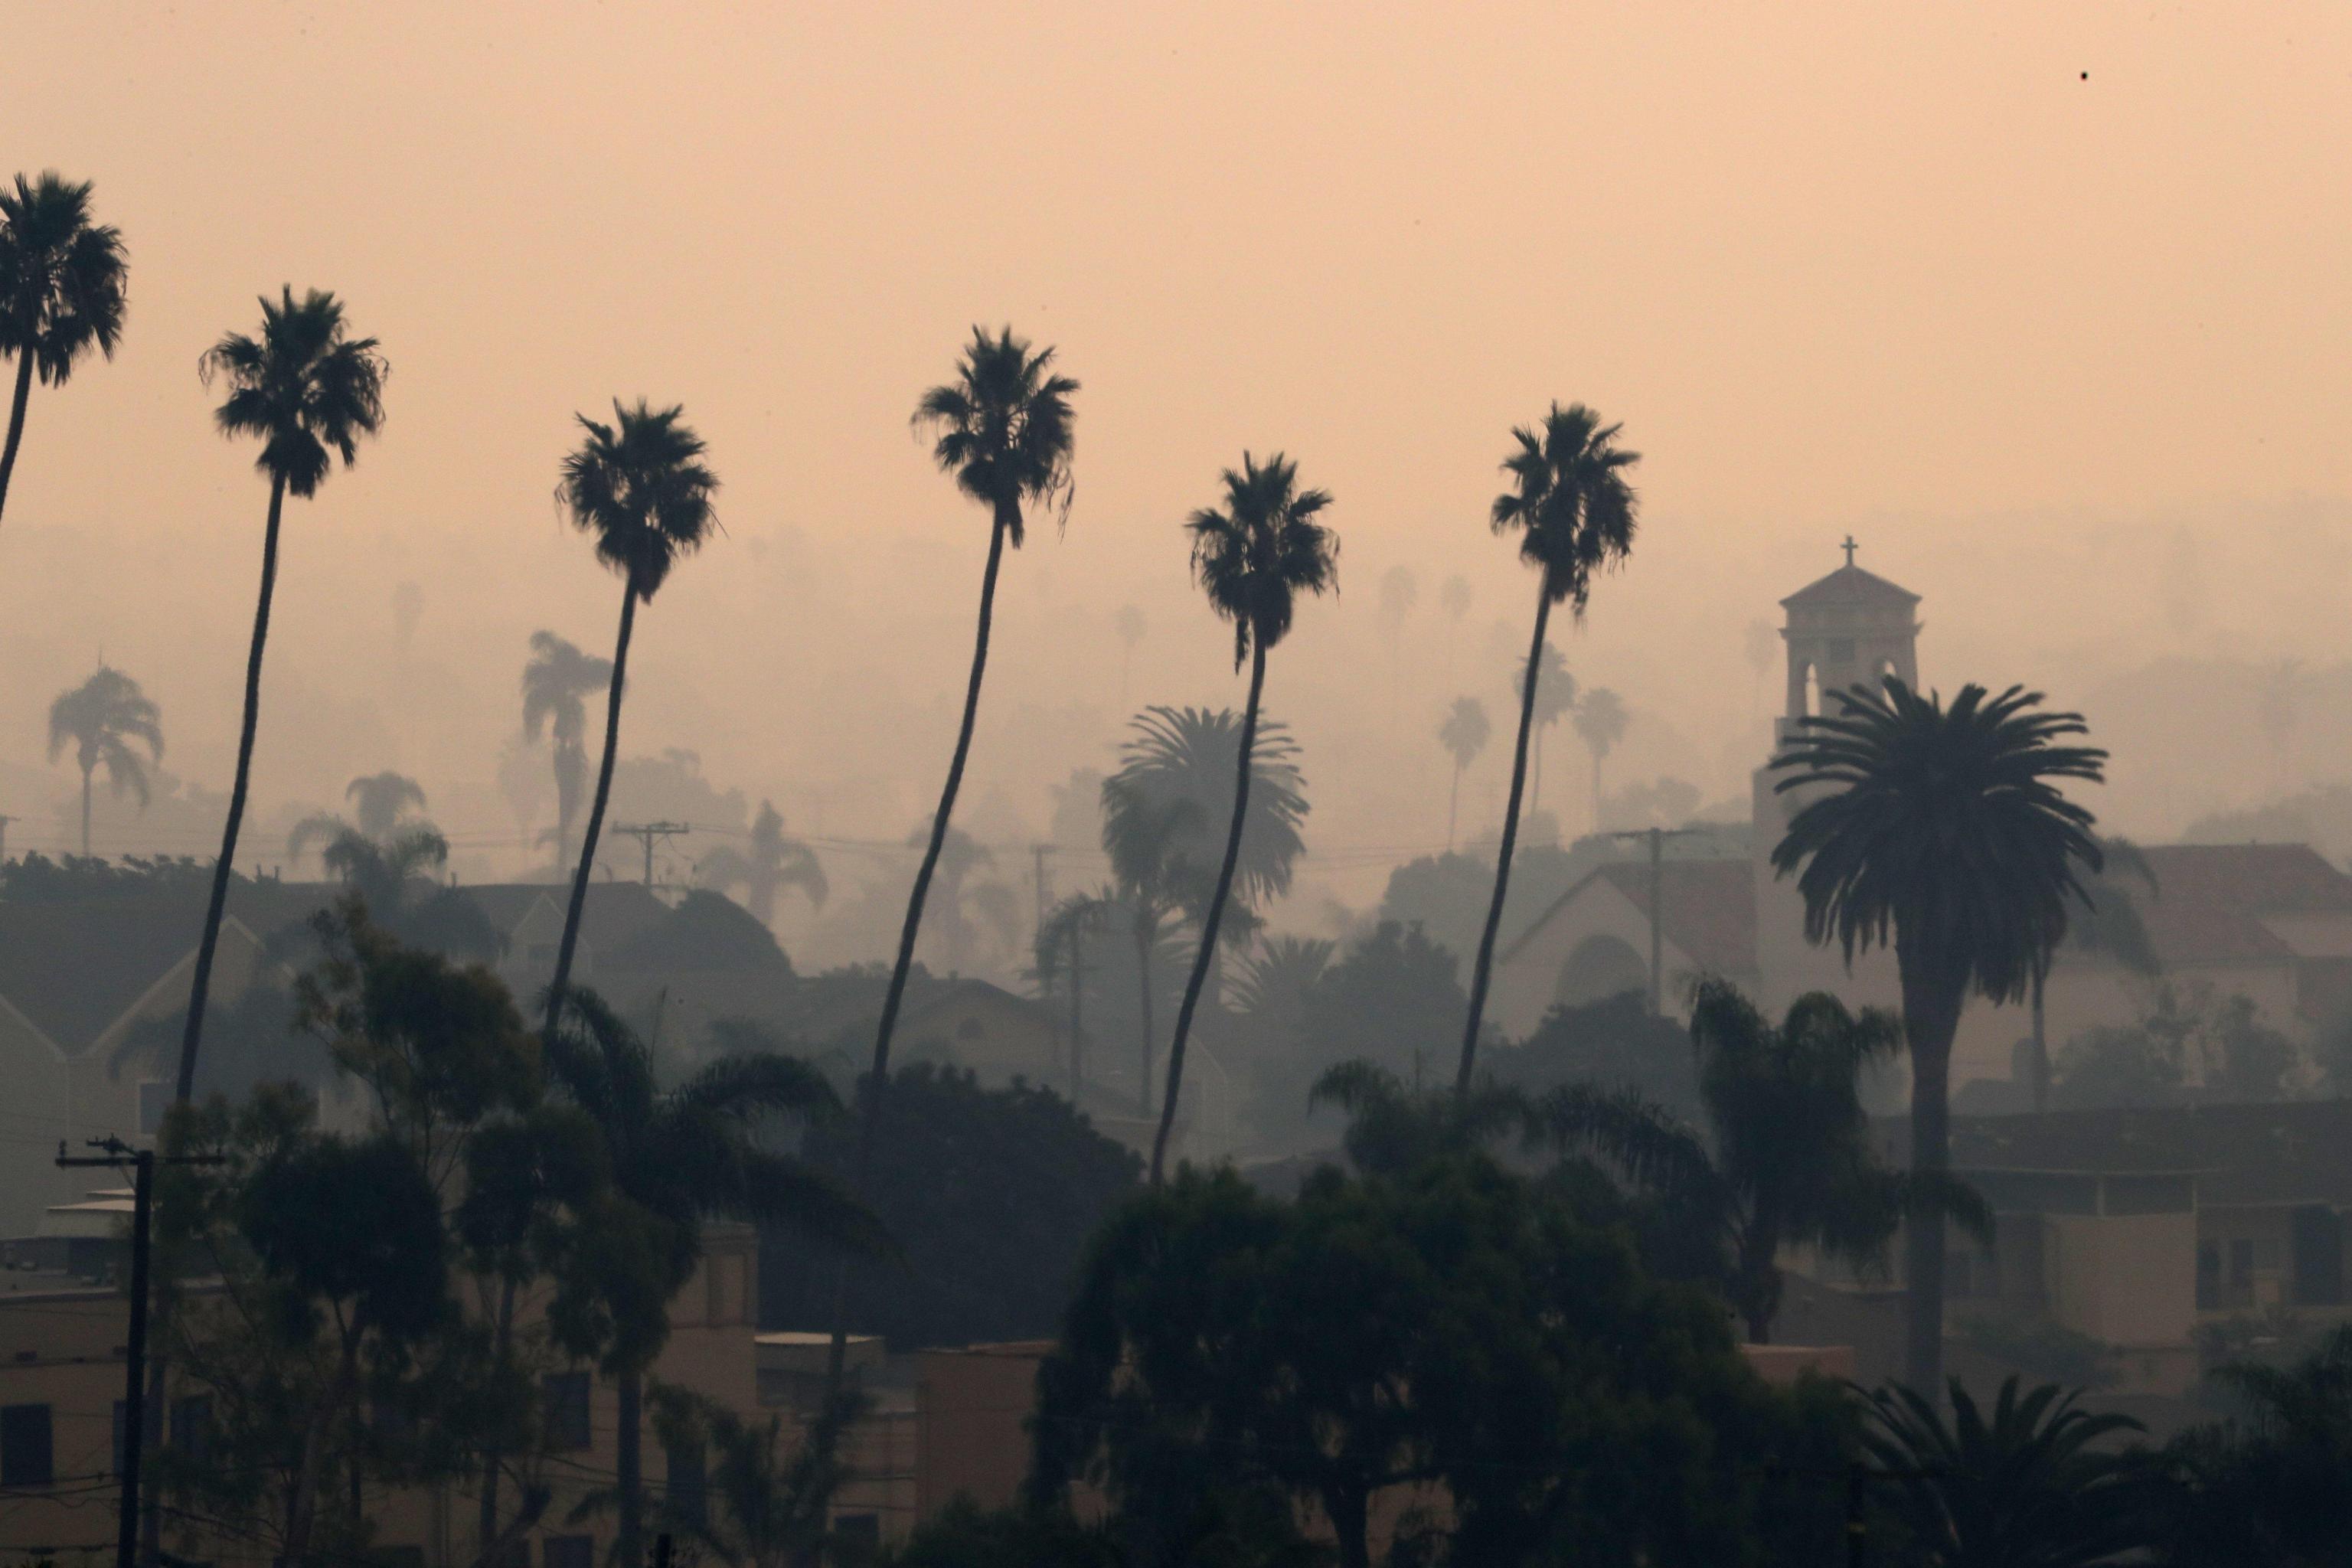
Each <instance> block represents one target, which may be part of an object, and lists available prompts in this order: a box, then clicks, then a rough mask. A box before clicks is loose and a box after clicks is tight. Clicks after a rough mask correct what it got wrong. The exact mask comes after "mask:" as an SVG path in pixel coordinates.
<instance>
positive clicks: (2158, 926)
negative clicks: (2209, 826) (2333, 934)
mask: <svg viewBox="0 0 2352 1568" xmlns="http://www.w3.org/2000/svg"><path fill="white" fill-rule="evenodd" d="M2140 854H2141V856H2142V857H2144V858H2146V859H2147V865H2148V869H2149V871H2150V872H2151V873H2152V874H2153V875H2154V877H2155V879H2156V887H2155V889H2154V890H2153V891H2152V892H2151V891H2149V890H2148V889H2146V888H2145V887H2144V886H2143V885H2142V884H2140V883H2139V882H2138V881H2137V879H2131V878H2127V877H2126V878H2122V879H2119V880H2120V881H2121V883H2122V885H2123V886H2124V887H2125V888H2126V891H2127V892H2128V893H2129V895H2130V896H2131V898H2132V900H2133V902H2134V904H2135V905H2136V906H2137V909H2138V910H2139V914H2140V920H2141V923H2142V924H2144V925H2145V926H2146V927H2147V934H2148V939H2149V941H2150V942H2152V943H2153V944H2154V945H2155V948H2156V952H2157V956H2158V958H2160V959H2162V960H2163V961H2164V962H2165V963H2168V964H2173V963H2250V962H2252V963H2259V962H2263V961H2265V960H2267V961H2272V962H2284V961H2286V960H2289V959H2292V958H2293V957H2294V948H2293V947H2291V946H2290V945H2289V944H2288V943H2287V942H2286V941H2285V940H2284V939H2283V938H2282V937H2281V936H2280V935H2279V933H2278V932H2276V931H2273V930H2272V929H2271V928H2270V927H2269V926H2268V925H2266V924H2264V923H2263V918H2264V917H2265V916H2274V915H2311V914H2325V915H2342V916H2345V917H2346V919H2347V923H2352V877H2347V876H2346V875H2345V874H2344V873H2343V872H2341V871H2339V870H2337V869H2336V868H2335V867H2334V866H2331V865H2329V864H2328V863H2327V861H2326V859H2324V858H2321V856H2320V855H2319V853H2318V852H2317V851H2316V850H2315V849H2313V848H2312V847H2310V846H2309V845H2305V844H2164V845H2151V846H2147V847H2143V848H2141V850H2140Z"/></svg>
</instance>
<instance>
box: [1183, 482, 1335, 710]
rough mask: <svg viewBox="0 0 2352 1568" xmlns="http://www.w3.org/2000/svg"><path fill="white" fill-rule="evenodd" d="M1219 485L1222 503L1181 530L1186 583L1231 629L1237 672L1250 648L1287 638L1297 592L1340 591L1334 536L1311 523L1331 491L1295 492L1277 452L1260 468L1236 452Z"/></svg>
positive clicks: (1203, 511) (1197, 514) (1201, 512)
mask: <svg viewBox="0 0 2352 1568" xmlns="http://www.w3.org/2000/svg"><path fill="white" fill-rule="evenodd" d="M1223 485H1224V489H1225V504H1224V505H1223V507H1202V509H1201V510H1198V511H1196V512H1194V513H1193V514H1192V517H1191V518H1190V519H1188V520H1187V521H1186V522H1185V527H1186V528H1187V529H1188V530H1189V531H1191V533H1192V575H1193V578H1194V580H1195V581H1197V582H1198V583H1199V584H1201V587H1202V591H1203V592H1205V593H1206V594H1207V595H1208V596H1209V605H1210V607H1211V608H1212V609H1213V610H1215V611H1216V613H1217V614H1218V615H1219V616H1223V618H1225V619H1226V620H1229V621H1231V622H1233V624H1234V668H1236V669H1239V668H1241V667H1242V665H1243V664H1244V663H1245V662H1246V661H1247V660H1248V658H1249V656H1250V649H1251V648H1252V647H1258V648H1261V649H1271V648H1272V647H1274V646H1275V645H1276V644H1277V643H1279V642H1280V641H1282V639H1283V638H1284V637H1286V635H1288V633H1289V631H1290V620H1291V615H1292V611H1293V607H1294V605H1296V603H1297V597H1298V595H1300V594H1302V593H1306V594H1316V595H1321V594H1325V593H1337V592H1338V591H1339V535H1338V534H1337V533H1335V532H1333V531H1331V530H1330V529H1328V528H1327V527H1325V526H1324V525H1323V524H1321V523H1319V522H1318V521H1315V520H1316V518H1317V517H1318V515H1319V514H1320V513H1321V512H1322V511H1323V510H1324V509H1325V508H1326V507H1328V506H1329V505H1330V504H1331V494H1330V492H1329V491H1328V490H1321V489H1299V488H1298V467H1297V464H1295V463H1293V462H1291V461H1290V460H1289V459H1288V458H1285V457H1284V456H1283V455H1282V454H1281V453H1279V452H1276V453H1275V454H1274V455H1273V456H1272V457H1270V458H1267V459H1266V460H1265V463H1264V464H1263V465H1261V464H1260V463H1259V462H1258V461H1257V459H1256V458H1254V457H1252V456H1251V455H1250V454H1249V453H1247V452H1244V453H1243V454H1242V466H1241V467H1240V468H1238V469H1234V468H1227V469H1226V470H1225V471H1224V474H1223Z"/></svg>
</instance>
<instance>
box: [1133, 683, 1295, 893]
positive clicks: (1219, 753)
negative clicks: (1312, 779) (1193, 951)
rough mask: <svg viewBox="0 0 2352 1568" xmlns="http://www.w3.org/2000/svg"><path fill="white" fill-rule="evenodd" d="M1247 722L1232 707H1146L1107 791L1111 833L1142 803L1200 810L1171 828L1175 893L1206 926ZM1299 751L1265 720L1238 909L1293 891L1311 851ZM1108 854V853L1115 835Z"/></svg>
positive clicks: (1238, 871)
mask: <svg viewBox="0 0 2352 1568" xmlns="http://www.w3.org/2000/svg"><path fill="white" fill-rule="evenodd" d="M1242 723H1243V720H1242V715H1241V714H1239V713H1236V712H1234V710H1232V709H1230V708H1219V709H1214V710H1212V709H1207V708H1166V707H1155V708H1147V709H1145V710H1143V711H1142V712H1140V713H1139V714H1137V715H1136V716H1135V718H1134V719H1133V720H1132V721H1130V722H1129V734H1128V738H1127V740H1126V741H1125V742H1121V744H1120V746H1119V765H1118V773H1115V774H1113V775H1112V778H1113V779H1114V780H1115V781H1117V783H1118V785H1119V790H1118V792H1116V794H1115V793H1114V792H1112V791H1110V790H1108V789H1106V790H1105V791H1104V793H1103V796H1102V802H1103V812H1104V816H1105V832H1106V834H1107V835H1108V832H1109V818H1110V816H1112V815H1113V814H1115V813H1121V812H1129V811H1132V810H1133V809H1135V808H1136V806H1137V805H1142V806H1147V807H1151V808H1155V809H1156V808H1159V807H1162V806H1164V805H1167V803H1169V802H1171V801H1189V802H1191V803H1192V806H1193V808H1194V809H1193V811H1192V814H1190V815H1188V816H1180V817H1178V818H1175V819H1173V820H1171V822H1170V823H1169V825H1168V826H1169V831H1170V832H1171V835H1172V837H1171V842H1170V844H1169V847H1168V852H1167V853H1168V860H1169V864H1170V865H1171V867H1172V868H1174V875H1173V877H1172V879H1171V882H1170V891H1171V894H1172V895H1173V897H1174V899H1175V901H1176V902H1177V903H1179V904H1181V906H1182V907H1183V910H1184V912H1185V914H1186V916H1187V917H1188V918H1189V919H1191V920H1192V921H1193V923H1195V924H1198V923H1199V922H1200V921H1201V919H1202V916H1203V915H1204V914H1205V913H1206V911H1207V910H1208V905H1209V895H1210V892H1211V891H1212V888H1213V882H1212V873H1211V867H1212V861H1213V851H1214V849H1215V848H1216V847H1217V841H1216V840H1215V839H1214V838H1213V837H1211V827H1212V825H1213V824H1215V823H1219V822H1222V821H1223V820H1224V819H1225V818H1226V817H1228V816H1231V815H1232V814H1233V810H1234V773H1235V770H1236V769H1237V768H1238V767H1239V766H1240V763H1241V743H1242ZM1297 757H1298V743H1297V742H1296V741H1294V740H1292V739H1291V738H1290V731H1289V730H1288V729H1286V727H1285V726H1284V725H1283V723H1282V721H1280V720H1276V719H1268V718H1265V717H1264V716H1261V717H1260V718H1259V720H1258V724H1257V734H1256V738H1255V742H1254V743H1253V744H1252V746H1251V748H1250V761H1249V772H1250V790H1249V805H1248V814H1249V820H1248V821H1247V822H1246V823H1245V824H1244V826H1243V828H1242V849H1241V858H1240V859H1239V860H1238V861H1236V862H1235V866H1234V889H1235V896H1236V898H1237V899H1238V900H1239V903H1240V904H1241V905H1242V906H1243V907H1244V908H1247V909H1250V910H1253V911H1255V909H1256V907H1257V906H1258V905H1260V904H1261V903H1264V902H1265V901H1266V900H1272V899H1278V898H1280V897H1281V896H1282V895H1283V894H1285V893H1286V892H1288V891H1289V890H1290V877H1291V869H1292V868H1293V867H1294V866H1295V865H1296V864H1297V859H1298V857H1299V856H1300V855H1301V854H1303V853H1304V852H1305V850H1306V848H1307V841H1306V839H1305V838H1304V837H1301V835H1300V831H1299V830H1300V826H1301V825H1302V824H1304V823H1305V821H1306V820H1307V809H1308V807H1307V793H1306V785H1305V781H1304V780H1303V779H1302V778H1301V777H1300V776H1299V772H1298V763H1297ZM1105 847H1106V848H1108V847H1110V846H1109V842H1108V837H1106V840H1105Z"/></svg>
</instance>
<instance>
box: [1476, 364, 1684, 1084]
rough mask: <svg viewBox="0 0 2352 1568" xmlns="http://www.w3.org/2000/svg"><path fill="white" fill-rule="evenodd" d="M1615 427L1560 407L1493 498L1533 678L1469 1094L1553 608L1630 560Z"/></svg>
mask: <svg viewBox="0 0 2352 1568" xmlns="http://www.w3.org/2000/svg"><path fill="white" fill-rule="evenodd" d="M1617 431H1618V426H1614V425H1603V424H1602V423H1601V416H1599V415H1597V414H1595V413H1593V412H1592V410H1591V409H1590V408H1587V407H1586V406H1584V405H1582V404H1581V403H1573V404H1570V405H1568V406H1567V407H1565V408H1563V407H1561V406H1560V405H1559V404H1557V403H1555V404H1553V405H1551V412H1550V413H1549V415H1547V416H1545V419H1544V422H1543V424H1542V426H1540V427H1538V426H1524V425H1523V426H1519V427H1518V428H1517V429H1516V430H1514V431H1512V432H1511V437H1512V439H1513V440H1515V441H1517V443H1518V450H1517V451H1516V452H1513V453H1512V454H1511V455H1510V456H1509V457H1508V458H1505V459H1504V460H1503V471H1504V472H1505V473H1507V474H1508V475H1510V476H1511V479H1512V482H1513V488H1512V489H1509V490H1507V491H1505V492H1504V493H1503V494H1501V495H1499V496H1496V498H1495V505H1494V508H1493V512H1494V525H1495V531H1496V532H1497V533H1502V532H1506V531H1509V530H1511V529H1517V530H1518V531H1519V558H1520V559H1521V560H1523V561H1525V562H1527V563H1528V564H1529V565H1530V566H1533V567H1535V568H1536V569H1537V571H1538V574H1539V585H1538V591H1537V594H1536V625H1535V636H1534V637H1533V639H1532V640H1531V641H1530V642H1529V643H1528V663H1527V674H1526V675H1525V676H1524V677H1523V678H1522V679H1520V681H1519V732H1518V740H1517V744H1516V745H1515V747H1514V748H1513V750H1512V753H1511V793H1510V796H1509V798H1508V800H1507V803H1506V804H1505V805H1504V808H1503V841H1502V844H1501V846H1500V847H1499V848H1498V849H1497V850H1496V856H1495V896H1494V899H1493V900H1492V901H1491V902H1490V903H1489V904H1488V905H1487V906H1486V927H1485V929H1484V930H1483V931H1481V932H1480V933H1479V936H1478V956H1477V960H1476V962H1475V963H1474V964H1472V966H1471V970H1470V1006H1469V1010H1468V1016H1467V1017H1466V1018H1465V1021H1464V1023H1463V1026H1462V1065H1461V1068H1460V1069H1459V1070H1458V1071H1457V1072H1456V1073H1455V1075H1454V1087H1455V1089H1457V1090H1458V1091H1459V1092H1461V1093H1463V1094H1465V1095H1466V1094H1468V1093H1469V1092H1470V1086H1471V1083H1472V1081H1473V1079H1472V1076H1471V1075H1472V1074H1473V1072H1474V1071H1475V1068H1476V1063H1477V1054H1478V1034H1479V1029H1480V1027H1481V1026H1483V1024H1484V1023H1485V1021H1486V986H1487V983H1488V981H1489V980H1490V978H1491V977H1492V975H1493V973H1494V969H1495V938H1496V934H1497V932H1498V931H1500V929H1501V927H1502V921H1503V900H1505V899H1506V898H1507V897H1508V896H1509V893H1510V886H1511V851H1512V850H1513V849H1514V848H1515V847H1517V843H1518V835H1519V801H1520V798H1521V796H1522V795H1524V794H1525V792H1526V790H1527V784H1528V738H1529V736H1530V734H1531V732H1532V731H1533V730H1534V728H1535V720H1536V698H1537V694H1538V689H1540V687H1541V685H1542V679H1541V670H1542V664H1541V660H1542V658H1543V650H1544V646H1545V639H1546V637H1547V636H1548V635H1549V629H1550V626H1551V609H1552V606H1553V605H1558V604H1563V603H1565V604H1567V605H1570V606H1571V608H1572V610H1573V611H1574V613H1575V614H1576V615H1578V616H1582V615H1583V614H1584V606H1585V604H1586V602H1587V600H1588V599H1590V598H1591V593H1592V577H1593V574H1594V573H1596V572H1599V571H1601V570H1604V569H1605V568H1607V567H1609V566H1611V565H1612V564H1614V563H1617V562H1620V561H1622V560H1623V559H1625V557H1626V555H1627V554H1628V553H1630V552H1631V551H1632V550H1633V528H1634V513H1635V505H1634V500H1633V487H1632V486H1631V485H1629V484H1627V483H1626V481H1625V470H1626V469H1627V468H1632V467H1633V465H1634V464H1635V463H1637V462H1639V461H1640V460H1641V455H1640V454H1639V453H1636V452H1629V451H1626V450H1625V449H1624V448H1622V447H1619V446H1618V445H1617Z"/></svg>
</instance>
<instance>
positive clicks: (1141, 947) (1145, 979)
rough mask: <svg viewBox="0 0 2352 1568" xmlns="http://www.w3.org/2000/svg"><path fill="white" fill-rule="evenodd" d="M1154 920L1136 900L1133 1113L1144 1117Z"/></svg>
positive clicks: (1146, 1111)
mask: <svg viewBox="0 0 2352 1568" xmlns="http://www.w3.org/2000/svg"><path fill="white" fill-rule="evenodd" d="M1157 923H1158V922H1157V921H1151V920H1150V919H1148V918H1147V917H1146V916H1145V915H1144V913H1143V910H1142V906H1141V905H1140V904H1138V906H1137V909H1136V915H1135V985H1136V994H1137V995H1138V996H1139V997H1140V998H1141V999H1142V1005H1143V1019H1142V1023H1143V1036H1142V1046H1143V1072H1142V1074H1141V1076H1140V1077H1139V1079H1137V1081H1138V1082H1139V1083H1140V1084H1141V1085H1142V1086H1143V1087H1142V1088H1141V1089H1139V1090H1138V1091H1137V1105H1138V1107H1139V1109H1138V1110H1137V1111H1136V1114H1137V1115H1139V1116H1140V1117H1142V1118H1143V1119H1144V1120H1145V1121H1150V1119H1151V1047H1152V1037H1153V1033H1154V1031H1153V1029H1152V1027H1151V955H1152V952H1153V950H1155V949H1156V948H1158V947H1159V945H1160V943H1159V941H1158V937H1159V934H1160V933H1159V931H1157V930H1156V929H1154V928H1155V927H1156V925H1157Z"/></svg>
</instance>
